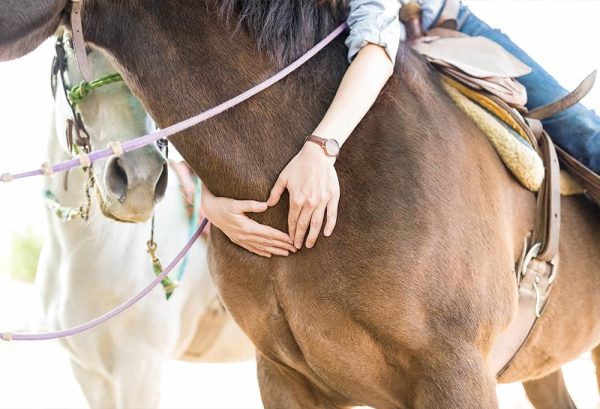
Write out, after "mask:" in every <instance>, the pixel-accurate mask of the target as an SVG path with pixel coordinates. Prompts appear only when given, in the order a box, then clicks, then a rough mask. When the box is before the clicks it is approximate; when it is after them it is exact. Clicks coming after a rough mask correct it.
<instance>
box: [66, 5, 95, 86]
mask: <svg viewBox="0 0 600 409" xmlns="http://www.w3.org/2000/svg"><path fill="white" fill-rule="evenodd" d="M71 3H72V4H71V29H72V30H73V48H74V49H75V55H76V56H77V64H78V65H79V71H80V72H81V76H82V77H83V79H84V80H86V81H88V82H89V81H91V80H92V70H91V68H90V62H89V60H88V58H87V52H86V51H85V40H84V39H83V24H82V23H81V9H82V6H83V0H71Z"/></svg>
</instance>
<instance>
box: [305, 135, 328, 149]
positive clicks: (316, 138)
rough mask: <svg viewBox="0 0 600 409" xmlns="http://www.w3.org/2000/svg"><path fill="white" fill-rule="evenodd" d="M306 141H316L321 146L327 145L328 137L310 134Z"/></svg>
mask: <svg viewBox="0 0 600 409" xmlns="http://www.w3.org/2000/svg"><path fill="white" fill-rule="evenodd" d="M304 142H305V143H306V142H314V143H316V144H317V145H319V146H325V142H327V139H325V138H321V137H320V136H317V135H308V136H307V137H306V139H304Z"/></svg>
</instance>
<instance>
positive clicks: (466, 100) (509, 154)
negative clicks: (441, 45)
mask: <svg viewBox="0 0 600 409" xmlns="http://www.w3.org/2000/svg"><path fill="white" fill-rule="evenodd" d="M441 79H442V85H443V87H444V89H445V91H446V92H447V94H448V95H449V96H450V98H451V99H452V100H453V101H454V103H455V104H456V105H457V107H458V108H459V109H460V110H461V111H463V112H464V113H465V114H467V116H468V117H469V118H471V120H472V121H473V122H475V124H476V125H477V126H478V127H479V128H480V129H481V130H482V131H483V133H484V134H485V135H486V136H487V137H488V139H489V141H490V142H491V143H492V145H493V146H494V148H495V149H496V152H497V153H498V156H499V157H500V159H501V160H502V162H503V163H504V165H505V166H506V167H507V168H508V169H509V170H510V171H511V173H512V174H513V175H514V177H515V178H516V179H517V180H518V181H519V183H521V185H523V186H524V187H525V188H527V189H529V190H531V191H532V192H537V191H538V190H539V188H540V186H541V184H542V181H543V180H544V164H543V162H542V159H541V158H540V156H539V155H538V153H537V152H536V151H535V149H534V148H533V147H532V145H531V144H530V143H529V141H528V140H527V136H526V134H525V132H524V131H523V130H522V129H520V126H519V125H518V124H516V123H514V121H511V120H510V119H511V118H510V117H508V116H507V115H503V113H502V112H501V111H498V110H495V109H494V108H493V107H492V106H491V105H486V104H485V100H483V99H481V98H482V97H484V96H482V95H481V94H479V95H475V94H477V92H476V91H473V90H470V89H468V88H466V87H463V86H462V85H461V84H458V83H456V81H454V80H452V79H450V78H448V77H445V76H444V75H442V76H441ZM465 93H468V94H469V95H468V96H467V95H465ZM471 93H473V95H471ZM472 99H474V100H475V101H477V102H474V101H473V100H472ZM560 188H561V194H562V195H574V194H580V193H583V188H582V187H581V186H580V185H579V183H577V181H575V179H573V178H572V177H571V176H570V175H569V174H568V173H566V172H563V171H561V175H560Z"/></svg>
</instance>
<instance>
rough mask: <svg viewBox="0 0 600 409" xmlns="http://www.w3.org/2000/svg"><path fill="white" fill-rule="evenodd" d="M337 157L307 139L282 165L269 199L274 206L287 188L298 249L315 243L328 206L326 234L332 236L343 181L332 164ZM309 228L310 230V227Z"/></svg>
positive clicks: (291, 229)
mask: <svg viewBox="0 0 600 409" xmlns="http://www.w3.org/2000/svg"><path fill="white" fill-rule="evenodd" d="M334 163H335V159H334V158H331V157H328V156H326V155H325V153H324V152H323V149H322V148H321V147H319V146H318V145H316V144H313V143H306V144H305V145H304V147H303V148H302V149H301V150H300V152H299V153H298V154H297V155H296V156H295V157H294V158H293V159H292V160H291V161H290V163H288V165H287V166H286V167H285V169H283V171H282V172H281V174H280V175H279V178H278V179H277V182H275V186H273V189H272V190H271V195H270V196H269V200H268V201H267V203H268V205H269V206H275V205H276V204H277V203H278V202H279V199H280V198H281V195H282V194H283V192H284V191H285V189H287V190H288V191H289V195H290V212H289V214H288V229H289V230H288V231H289V235H290V238H291V239H292V240H293V242H294V246H296V248H297V249H300V248H302V243H303V242H304V237H305V236H306V233H307V232H308V237H307V238H306V247H308V248H311V247H313V246H314V245H315V242H316V240H317V237H318V236H319V233H320V231H321V226H322V225H323V221H324V219H325V210H327V221H326V224H325V229H324V232H323V233H324V235H325V236H330V235H331V234H332V233H333V229H334V228H335V223H336V220H337V209H338V203H339V200H340V184H339V181H338V177H337V172H336V170H335V167H334V166H333V165H334ZM309 228H310V230H309Z"/></svg>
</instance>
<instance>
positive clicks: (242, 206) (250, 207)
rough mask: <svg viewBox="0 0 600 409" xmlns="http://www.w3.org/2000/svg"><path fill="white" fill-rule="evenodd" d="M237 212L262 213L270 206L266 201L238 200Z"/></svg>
mask: <svg viewBox="0 0 600 409" xmlns="http://www.w3.org/2000/svg"><path fill="white" fill-rule="evenodd" d="M235 203H236V206H235V212H236V213H238V214H239V213H262V212H264V211H265V210H267V209H268V208H269V206H267V203H266V202H257V201H256V200H236V202H235Z"/></svg>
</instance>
